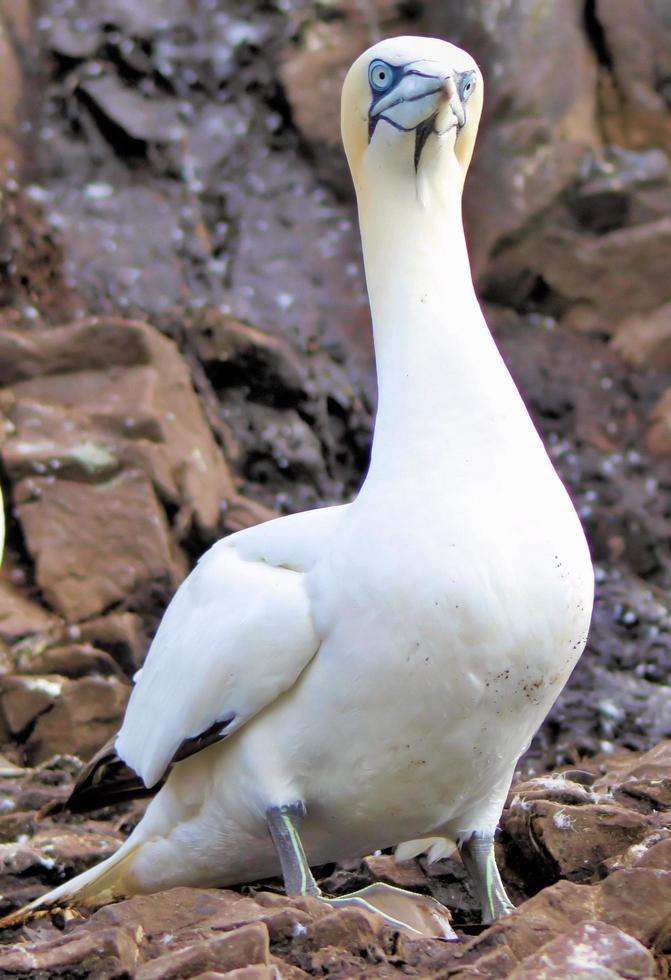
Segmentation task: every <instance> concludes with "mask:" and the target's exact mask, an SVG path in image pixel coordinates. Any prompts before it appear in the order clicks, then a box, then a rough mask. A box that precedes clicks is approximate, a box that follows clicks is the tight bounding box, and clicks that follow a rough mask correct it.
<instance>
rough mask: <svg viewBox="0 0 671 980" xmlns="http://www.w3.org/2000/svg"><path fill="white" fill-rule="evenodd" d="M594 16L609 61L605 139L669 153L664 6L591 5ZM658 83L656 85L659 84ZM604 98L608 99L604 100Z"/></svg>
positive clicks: (670, 29)
mask: <svg viewBox="0 0 671 980" xmlns="http://www.w3.org/2000/svg"><path fill="white" fill-rule="evenodd" d="M596 16H597V18H598V22H599V24H600V25H601V28H602V30H603V34H604V43H605V45H606V47H607V51H608V54H609V57H610V59H611V69H610V71H611V73H612V78H611V80H606V81H605V84H606V86H608V81H610V86H608V87H610V89H611V91H610V93H609V92H605V93H604V95H605V96H606V97H605V98H603V100H602V101H603V108H604V109H605V110H606V111H605V112H604V114H603V125H604V129H605V131H606V139H607V140H609V141H610V142H613V143H621V144H623V145H626V146H635V147H645V146H663V147H664V148H665V149H666V150H667V152H668V151H669V150H671V118H670V117H669V106H670V105H671V89H670V88H669V81H668V79H669V78H671V20H670V19H669V17H668V10H667V9H666V8H665V5H664V4H663V3H657V2H655V0H643V2H637V0H623V2H621V3H618V4H617V9H616V8H615V7H614V6H613V4H611V3H608V0H596ZM660 80H661V81H660ZM608 95H610V96H611V97H610V98H608Z"/></svg>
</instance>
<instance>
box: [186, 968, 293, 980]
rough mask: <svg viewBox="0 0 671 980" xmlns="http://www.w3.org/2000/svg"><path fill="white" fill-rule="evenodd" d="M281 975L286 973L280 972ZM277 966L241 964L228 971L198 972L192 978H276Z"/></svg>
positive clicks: (200, 979)
mask: <svg viewBox="0 0 671 980" xmlns="http://www.w3.org/2000/svg"><path fill="white" fill-rule="evenodd" d="M280 975H281V976H282V977H285V976H286V973H282V974H280ZM277 976H278V968H277V967H276V966H272V965H271V966H262V965H261V964H257V965H256V966H243V967H240V969H239V970H231V971H230V972H229V973H215V972H214V971H212V970H209V971H208V972H207V973H199V974H198V976H197V977H195V978H194V980H217V977H226V978H227V980H276V978H277Z"/></svg>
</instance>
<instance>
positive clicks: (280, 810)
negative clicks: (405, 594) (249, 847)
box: [266, 803, 457, 940]
mask: <svg viewBox="0 0 671 980" xmlns="http://www.w3.org/2000/svg"><path fill="white" fill-rule="evenodd" d="M305 812H306V811H305V804H304V803H293V804H290V805H289V806H280V807H271V808H270V809H269V810H268V811H267V813H266V820H267V822H268V829H269V830H270V835H271V837H272V839H273V843H274V845H275V849H276V851H277V855H278V857H279V859H280V866H281V868H282V875H283V877H284V888H285V891H286V893H287V895H290V896H297V895H313V896H314V897H315V898H318V899H319V900H320V901H322V902H326V903H327V904H328V905H331V906H332V907H334V908H342V907H344V906H354V907H356V908H360V909H363V910H364V911H366V912H372V913H374V914H376V915H379V916H381V917H382V918H383V919H384V921H385V922H386V923H387V924H388V925H390V926H392V927H393V928H394V929H400V930H401V931H402V932H405V933H407V934H408V935H410V936H413V937H415V938H417V937H418V936H428V937H430V938H433V939H450V940H453V939H456V938H457V937H456V934H455V933H454V932H453V930H452V927H451V926H450V922H449V915H448V912H447V909H445V908H444V907H443V906H442V905H441V904H440V902H437V901H436V900H435V899H434V898H430V897H429V896H428V895H416V894H415V893H414V892H407V891H404V890H403V889H402V888H394V887H393V886H392V885H387V884H385V883H384V882H376V883H375V884H373V885H368V886H367V887H366V888H362V889H360V890H359V891H357V892H352V893H350V894H349V895H340V896H338V897H337V898H328V897H327V896H326V895H323V894H322V892H321V889H320V888H319V885H318V884H317V882H316V881H315V879H314V877H313V874H312V872H311V871H310V866H309V864H308V860H307V858H306V856H305V851H304V849H303V844H302V843H301V839H300V834H299V828H300V823H301V820H302V819H303V817H304V816H305Z"/></svg>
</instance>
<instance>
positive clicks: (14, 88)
mask: <svg viewBox="0 0 671 980" xmlns="http://www.w3.org/2000/svg"><path fill="white" fill-rule="evenodd" d="M31 29H32V13H31V9H30V2H29V0H14V2H13V3H10V4H5V5H3V9H2V11H1V13H0V173H4V171H5V166H6V164H7V161H12V163H14V164H15V163H17V162H18V161H19V158H20V150H19V146H18V142H17V140H16V137H17V135H18V129H19V120H20V104H21V100H22V98H24V97H25V93H24V84H23V83H24V60H23V58H24V55H25V51H24V50H22V47H23V45H25V44H26V43H27V41H28V39H29V37H30V33H31ZM1 200H2V196H1V194H0V202H1ZM0 220H1V219H0Z"/></svg>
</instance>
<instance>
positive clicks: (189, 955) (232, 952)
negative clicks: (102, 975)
mask: <svg viewBox="0 0 671 980" xmlns="http://www.w3.org/2000/svg"><path fill="white" fill-rule="evenodd" d="M269 960H270V946H269V940H268V930H267V929H266V927H265V926H264V925H263V923H261V922H254V923H250V924H249V925H246V926H241V927H240V928H239V929H234V930H232V931H231V932H227V933H225V934H224V935H223V936H216V937H214V938H212V939H207V940H204V941H200V942H198V943H196V944H195V945H193V946H187V947H185V948H184V949H180V950H177V951H176V952H174V953H167V954H166V955H164V956H160V957H158V959H155V960H151V961H150V962H148V963H145V964H143V965H142V966H141V967H140V968H139V969H138V971H137V973H136V974H135V976H136V977H137V980H177V978H180V977H194V976H197V975H198V974H199V973H202V972H204V971H206V970H210V969H215V968H216V969H217V970H219V971H221V972H223V973H226V972H227V971H229V970H236V969H239V968H240V967H246V966H249V965H250V964H254V963H260V964H266V963H268V962H269Z"/></svg>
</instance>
